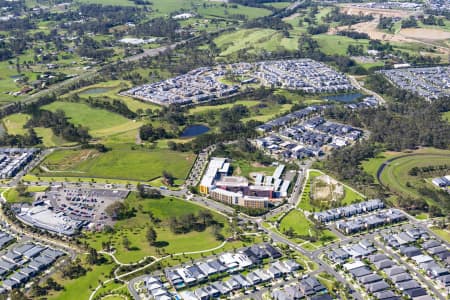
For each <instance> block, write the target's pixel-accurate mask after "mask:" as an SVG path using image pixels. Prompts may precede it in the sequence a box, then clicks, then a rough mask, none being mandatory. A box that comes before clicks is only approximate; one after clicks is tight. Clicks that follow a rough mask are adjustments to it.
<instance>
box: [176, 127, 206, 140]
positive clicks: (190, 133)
mask: <svg viewBox="0 0 450 300" xmlns="http://www.w3.org/2000/svg"><path fill="white" fill-rule="evenodd" d="M208 131H209V127H207V126H205V125H191V126H188V127H186V128H185V129H184V130H183V132H182V133H181V135H180V137H182V138H188V137H194V136H197V135H200V134H204V133H206V132H208Z"/></svg>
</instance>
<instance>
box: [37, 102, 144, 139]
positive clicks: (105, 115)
mask: <svg viewBox="0 0 450 300" xmlns="http://www.w3.org/2000/svg"><path fill="white" fill-rule="evenodd" d="M42 108H43V109H46V110H50V111H52V112H55V111H57V110H62V111H64V112H65V114H66V116H67V117H68V118H69V121H70V122H72V123H73V124H75V125H82V126H84V127H87V128H89V133H90V134H91V135H92V136H93V137H104V136H107V135H111V134H115V133H120V132H125V131H128V130H131V129H134V128H138V127H140V126H141V125H142V124H141V123H140V122H135V121H132V120H128V119H127V118H125V117H123V116H121V115H118V114H115V113H112V112H109V111H107V110H103V109H96V108H92V107H90V106H89V105H87V104H83V103H71V102H61V101H56V102H53V103H51V104H48V105H45V106H43V107H42Z"/></svg>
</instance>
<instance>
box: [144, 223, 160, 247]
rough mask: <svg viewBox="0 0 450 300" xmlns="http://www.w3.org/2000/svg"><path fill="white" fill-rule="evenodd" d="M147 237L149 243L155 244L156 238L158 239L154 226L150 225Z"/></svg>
mask: <svg viewBox="0 0 450 300" xmlns="http://www.w3.org/2000/svg"><path fill="white" fill-rule="evenodd" d="M146 237H147V241H148V242H149V244H150V245H151V246H153V245H155V242H156V239H157V234H156V231H155V229H153V227H150V228H149V229H148V230H147V234H146Z"/></svg>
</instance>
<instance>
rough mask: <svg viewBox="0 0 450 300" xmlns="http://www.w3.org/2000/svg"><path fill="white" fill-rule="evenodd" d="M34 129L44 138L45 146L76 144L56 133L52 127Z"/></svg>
mask: <svg viewBox="0 0 450 300" xmlns="http://www.w3.org/2000/svg"><path fill="white" fill-rule="evenodd" d="M34 131H36V134H37V135H38V136H39V137H40V138H42V144H43V145H44V146H45V147H57V146H70V145H73V144H74V143H70V142H67V141H66V140H65V139H63V138H62V137H59V136H57V135H55V134H54V133H53V130H52V129H51V128H44V127H36V128H34Z"/></svg>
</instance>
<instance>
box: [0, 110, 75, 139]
mask: <svg viewBox="0 0 450 300" xmlns="http://www.w3.org/2000/svg"><path fill="white" fill-rule="evenodd" d="M30 118H31V117H30V115H27V114H22V113H18V114H12V115H9V116H7V117H5V118H4V119H3V120H2V121H3V125H4V127H5V129H6V132H7V133H8V134H11V135H25V134H27V133H28V129H27V128H24V126H25V124H26V123H27V121H28V120H29V119H30ZM33 129H34V131H35V132H36V134H37V135H38V136H39V137H40V138H41V139H42V145H44V147H55V146H62V145H69V144H70V143H67V141H65V140H64V139H63V138H61V137H58V136H56V135H55V134H54V133H53V130H52V129H51V128H44V127H34V128H33Z"/></svg>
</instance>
